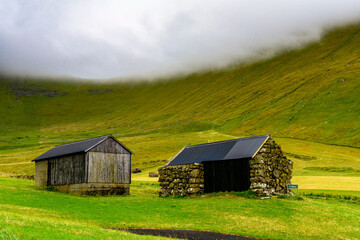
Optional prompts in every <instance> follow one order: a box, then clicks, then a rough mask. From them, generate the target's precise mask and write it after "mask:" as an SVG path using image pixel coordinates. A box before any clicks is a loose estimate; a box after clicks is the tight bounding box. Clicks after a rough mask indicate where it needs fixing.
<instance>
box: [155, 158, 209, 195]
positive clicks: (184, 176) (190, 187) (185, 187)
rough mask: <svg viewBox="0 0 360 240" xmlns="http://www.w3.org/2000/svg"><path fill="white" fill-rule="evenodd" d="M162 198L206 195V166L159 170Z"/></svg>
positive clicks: (174, 167)
mask: <svg viewBox="0 0 360 240" xmlns="http://www.w3.org/2000/svg"><path fill="white" fill-rule="evenodd" d="M159 176H160V177H159V182H160V187H161V188H160V191H159V195H160V196H166V195H173V196H177V195H189V196H191V195H200V194H203V193H204V165H203V164H202V163H194V164H189V165H176V166H164V167H161V168H159Z"/></svg>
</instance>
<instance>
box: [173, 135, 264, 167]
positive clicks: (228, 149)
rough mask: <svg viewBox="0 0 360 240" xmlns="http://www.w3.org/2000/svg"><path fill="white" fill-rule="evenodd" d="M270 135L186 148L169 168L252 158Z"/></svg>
mask: <svg viewBox="0 0 360 240" xmlns="http://www.w3.org/2000/svg"><path fill="white" fill-rule="evenodd" d="M269 137H270V135H261V136H255V137H248V138H238V139H232V140H227V141H221V142H213V143H205V144H200V145H193V146H188V147H185V148H184V149H183V150H182V151H180V152H179V153H178V154H177V155H176V156H175V157H174V158H173V160H171V162H170V163H169V164H168V166H172V165H182V164H191V163H201V162H206V161H218V160H230V159H243V158H252V157H254V155H255V154H256V153H257V152H258V151H259V149H260V148H261V146H262V145H263V144H264V143H265V141H266V140H267V139H268V138H269Z"/></svg>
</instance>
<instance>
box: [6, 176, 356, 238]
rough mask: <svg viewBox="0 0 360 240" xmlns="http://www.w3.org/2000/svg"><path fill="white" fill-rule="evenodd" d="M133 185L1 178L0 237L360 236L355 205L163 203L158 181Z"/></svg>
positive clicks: (229, 199) (224, 198)
mask: <svg viewBox="0 0 360 240" xmlns="http://www.w3.org/2000/svg"><path fill="white" fill-rule="evenodd" d="M142 183H143V184H142ZM133 185H134V190H132V194H131V195H130V196H105V197H87V196H74V195H69V194H63V193H59V192H53V191H48V190H44V189H39V188H36V187H34V185H33V181H28V180H18V179H16V180H15V179H7V178H0V215H1V217H0V226H1V229H0V236H5V234H7V235H8V236H12V237H13V239H17V238H20V239H83V238H91V239H154V238H153V237H144V236H136V235H133V234H129V233H124V232H119V231H115V230H109V229H104V228H102V227H120V228H135V227H137V228H170V229H195V230H210V231H216V232H222V233H231V234H241V235H247V236H253V237H258V238H271V239H285V238H286V239H356V238H357V237H358V236H360V208H359V204H355V203H350V202H339V201H336V200H322V199H321V200H318V199H311V198H304V200H297V199H296V198H289V199H264V200H261V199H247V198H243V197H239V196H236V195H232V194H218V195H206V196H205V197H196V198H190V197H185V198H172V197H169V198H160V197H158V196H157V195H156V194H154V193H153V192H155V191H156V189H157V184H156V183H153V184H151V185H150V184H149V183H145V182H139V181H135V182H133ZM152 191H153V192H152ZM1 234H2V235H1ZM4 239H6V238H4ZM8 239H11V238H8ZM158 239H161V238H158ZM164 239H165V238H164Z"/></svg>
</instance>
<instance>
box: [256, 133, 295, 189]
mask: <svg viewBox="0 0 360 240" xmlns="http://www.w3.org/2000/svg"><path fill="white" fill-rule="evenodd" d="M249 164H250V182H251V185H250V189H252V190H253V191H255V192H256V193H257V195H271V194H279V193H288V192H289V190H288V189H287V185H288V184H291V178H292V169H293V163H292V161H291V160H289V159H287V158H286V157H285V156H284V155H283V153H282V151H281V148H280V146H279V145H278V144H276V143H275V141H274V140H273V139H272V138H269V139H268V140H267V141H266V142H265V143H264V145H263V146H262V147H261V148H260V150H259V151H258V153H257V154H256V155H255V156H254V158H253V159H251V160H250V162H249Z"/></svg>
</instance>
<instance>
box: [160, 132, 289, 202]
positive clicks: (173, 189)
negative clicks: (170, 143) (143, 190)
mask: <svg viewBox="0 0 360 240" xmlns="http://www.w3.org/2000/svg"><path fill="white" fill-rule="evenodd" d="M181 163H182V164H181ZM159 175H160V176H159V182H160V186H161V188H160V191H159V195H160V196H165V195H198V194H203V193H209V192H217V191H243V190H247V189H252V190H253V191H254V192H256V194H257V195H270V194H277V193H286V192H288V189H287V188H286V187H287V184H291V177H292V162H291V161H290V160H288V159H286V157H285V156H284V155H283V154H282V152H281V149H280V147H279V146H278V145H277V144H276V143H275V141H274V140H273V139H272V138H271V136H270V135H262V136H256V137H250V138H243V139H234V140H228V141H222V142H215V143H209V144H203V145H194V146H189V147H186V148H184V149H183V150H182V151H181V152H179V153H178V154H177V155H176V156H175V157H174V159H173V160H172V161H171V162H170V163H169V164H168V165H167V166H164V167H161V168H159Z"/></svg>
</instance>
